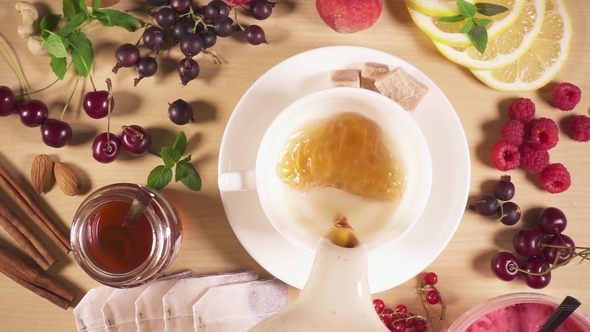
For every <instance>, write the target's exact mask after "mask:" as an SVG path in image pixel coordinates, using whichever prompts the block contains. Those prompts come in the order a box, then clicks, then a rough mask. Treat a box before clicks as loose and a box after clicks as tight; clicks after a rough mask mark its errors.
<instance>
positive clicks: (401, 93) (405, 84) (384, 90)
mask: <svg viewBox="0 0 590 332" xmlns="http://www.w3.org/2000/svg"><path fill="white" fill-rule="evenodd" d="M375 86H376V87H377V90H378V91H379V93H381V94H382V95H384V96H386V97H388V98H390V99H391V100H393V101H395V102H396V103H399V102H400V101H402V100H405V99H408V98H410V97H411V96H412V95H414V85H412V84H410V82H409V80H408V75H406V73H405V72H404V70H403V69H402V68H401V67H397V68H395V69H393V70H392V71H390V72H388V73H387V74H385V75H382V76H380V77H379V78H377V80H375Z"/></svg>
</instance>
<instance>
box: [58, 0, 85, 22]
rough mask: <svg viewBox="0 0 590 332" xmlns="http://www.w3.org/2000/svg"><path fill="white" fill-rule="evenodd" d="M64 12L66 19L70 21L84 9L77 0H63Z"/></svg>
mask: <svg viewBox="0 0 590 332" xmlns="http://www.w3.org/2000/svg"><path fill="white" fill-rule="evenodd" d="M62 12H63V13H64V18H65V19H66V21H68V22H70V21H71V20H72V18H73V17H74V16H76V15H77V14H79V13H81V12H82V10H81V9H80V6H79V4H78V1H77V0H63V1H62Z"/></svg>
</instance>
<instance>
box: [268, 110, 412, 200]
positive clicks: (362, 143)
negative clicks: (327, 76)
mask: <svg viewBox="0 0 590 332" xmlns="http://www.w3.org/2000/svg"><path fill="white" fill-rule="evenodd" d="M277 170H278V173H279V176H280V178H281V179H282V181H283V182H285V183H287V184H289V185H291V186H292V187H293V188H296V189H299V190H306V189H311V188H316V187H334V188H337V189H342V190H344V191H345V192H348V193H350V194H353V195H358V196H361V197H362V198H365V199H370V200H375V201H382V202H384V201H392V200H395V199H396V198H399V197H401V195H402V193H403V190H404V186H405V181H404V178H405V177H404V174H403V172H402V170H401V169H400V167H398V163H397V162H396V160H395V158H394V156H393V154H392V152H391V149H390V147H388V145H387V144H386V143H385V142H384V135H383V133H382V130H381V128H380V127H379V125H378V124H377V123H375V122H374V121H373V120H371V119H368V118H366V117H365V116H363V115H361V114H359V113H354V112H349V113H339V114H336V115H334V116H333V117H331V118H328V119H325V120H320V121H318V122H315V123H312V124H310V125H309V126H307V127H306V128H303V129H302V130H300V131H299V132H297V133H296V134H295V135H292V136H291V137H290V138H289V139H288V141H287V142H286V144H285V145H284V148H283V150H282V156H281V158H280V161H279V165H278V167H277Z"/></svg>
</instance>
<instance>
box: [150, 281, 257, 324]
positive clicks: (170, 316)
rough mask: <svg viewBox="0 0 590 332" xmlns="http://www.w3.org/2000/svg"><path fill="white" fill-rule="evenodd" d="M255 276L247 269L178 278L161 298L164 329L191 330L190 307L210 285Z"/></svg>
mask: <svg viewBox="0 0 590 332" xmlns="http://www.w3.org/2000/svg"><path fill="white" fill-rule="evenodd" d="M257 278H258V274H257V273H256V272H253V271H249V272H240V273H229V274H214V275H205V276H202V277H197V278H189V279H182V280H180V281H179V282H178V283H176V284H175V285H174V286H173V287H172V288H171V289H170V290H169V291H168V293H167V294H166V295H164V297H163V298H162V301H163V304H164V324H165V331H167V332H177V331H192V330H193V329H194V319H193V310H192V307H193V305H194V304H195V303H196V302H197V301H198V300H199V299H200V298H201V296H203V294H205V292H206V291H207V290H208V289H209V288H210V287H214V286H219V285H225V284H230V283H236V282H245V281H252V280H256V279H257ZM160 331H162V330H160Z"/></svg>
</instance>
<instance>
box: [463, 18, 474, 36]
mask: <svg viewBox="0 0 590 332" xmlns="http://www.w3.org/2000/svg"><path fill="white" fill-rule="evenodd" d="M474 24H475V23H474V22H473V19H470V20H469V21H467V23H465V25H464V26H462V27H461V30H459V32H460V33H469V31H471V29H473V25H474Z"/></svg>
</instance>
